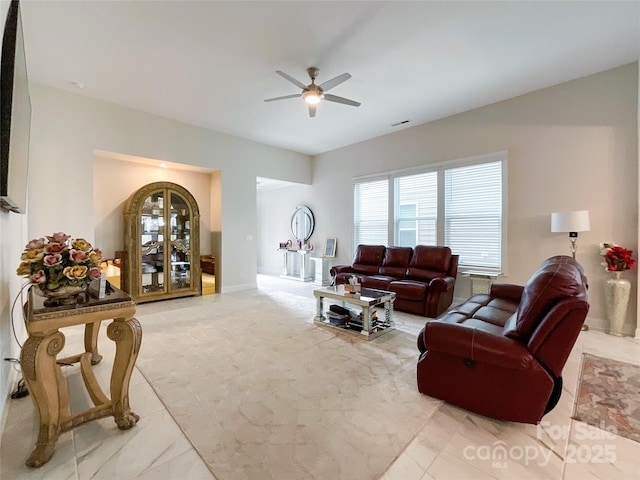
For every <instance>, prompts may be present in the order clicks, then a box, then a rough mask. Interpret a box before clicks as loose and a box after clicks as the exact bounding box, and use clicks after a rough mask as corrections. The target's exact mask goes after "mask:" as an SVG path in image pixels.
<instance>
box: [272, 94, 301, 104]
mask: <svg viewBox="0 0 640 480" xmlns="http://www.w3.org/2000/svg"><path fill="white" fill-rule="evenodd" d="M300 95H301V94H300V93H294V94H293V95H285V96H283V97H275V98H267V99H266V100H265V102H273V101H275V100H284V99H285V98H299V97H300Z"/></svg>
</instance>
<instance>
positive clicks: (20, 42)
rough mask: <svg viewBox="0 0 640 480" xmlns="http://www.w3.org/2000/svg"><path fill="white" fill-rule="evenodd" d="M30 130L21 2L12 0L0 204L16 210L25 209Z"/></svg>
mask: <svg viewBox="0 0 640 480" xmlns="http://www.w3.org/2000/svg"><path fill="white" fill-rule="evenodd" d="M30 133H31V100H30V98H29V82H28V79H27V62H26V57H25V53H24V37H23V33H22V21H21V18H20V2H19V1H18V0H12V1H11V4H10V5H9V10H8V12H7V18H6V22H5V25H4V34H3V36H2V59H1V60H0V207H2V208H3V209H5V210H10V211H12V212H16V213H25V212H26V209H27V172H28V167H29V135H30Z"/></svg>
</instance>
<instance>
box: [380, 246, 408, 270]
mask: <svg viewBox="0 0 640 480" xmlns="http://www.w3.org/2000/svg"><path fill="white" fill-rule="evenodd" d="M412 255H413V248H411V247H387V249H386V251H385V252H384V259H383V260H382V266H381V267H380V270H379V272H380V275H387V276H391V277H404V276H405V275H406V274H407V267H408V266H409V262H410V261H411V256H412Z"/></svg>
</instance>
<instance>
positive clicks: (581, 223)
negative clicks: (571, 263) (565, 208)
mask: <svg viewBox="0 0 640 480" xmlns="http://www.w3.org/2000/svg"><path fill="white" fill-rule="evenodd" d="M589 230H590V226H589V211H588V210H577V211H574V212H554V213H552V214H551V231H552V232H555V233H558V232H562V233H566V232H569V240H570V241H571V245H570V247H569V248H570V250H571V255H572V256H573V259H574V260H575V258H576V240H578V232H588V231H589Z"/></svg>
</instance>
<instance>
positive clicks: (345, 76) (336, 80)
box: [318, 73, 351, 92]
mask: <svg viewBox="0 0 640 480" xmlns="http://www.w3.org/2000/svg"><path fill="white" fill-rule="evenodd" d="M350 78H351V75H350V74H348V73H343V74H342V75H338V76H337V77H335V78H332V79H331V80H327V81H326V82H324V83H321V84H320V85H318V86H319V87H320V88H321V89H322V90H323V91H324V92H326V91H327V90H330V89H332V88H333V87H335V86H338V85H340V84H341V83H342V82H346V81H347V80H349V79H350Z"/></svg>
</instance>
